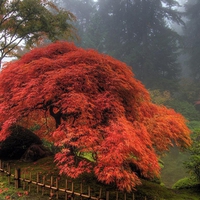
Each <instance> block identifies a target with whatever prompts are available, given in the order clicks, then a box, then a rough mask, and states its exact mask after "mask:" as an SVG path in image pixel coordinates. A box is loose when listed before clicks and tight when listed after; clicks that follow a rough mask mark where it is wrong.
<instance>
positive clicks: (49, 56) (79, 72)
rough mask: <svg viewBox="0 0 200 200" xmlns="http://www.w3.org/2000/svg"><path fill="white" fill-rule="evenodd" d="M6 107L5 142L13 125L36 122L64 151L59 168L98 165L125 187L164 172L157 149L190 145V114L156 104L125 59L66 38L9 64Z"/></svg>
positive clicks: (0, 101)
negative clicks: (188, 120) (79, 45)
mask: <svg viewBox="0 0 200 200" xmlns="http://www.w3.org/2000/svg"><path fill="white" fill-rule="evenodd" d="M0 109H1V115H0V123H1V124H0V125H1V132H0V140H4V139H5V138H6V137H8V136H9V134H10V133H9V131H8V130H9V127H10V126H11V125H12V124H13V123H15V124H19V125H23V126H24V127H26V128H30V127H33V126H35V125H37V126H38V127H39V129H38V130H37V131H36V133H37V135H38V136H40V137H41V138H45V139H48V140H49V141H52V142H54V143H55V144H56V145H58V146H60V147H61V149H62V150H61V151H60V152H59V153H57V154H56V155H55V160H56V161H57V163H58V167H59V168H60V173H64V174H67V175H68V176H71V177H73V178H75V177H77V176H79V175H81V174H82V173H84V172H88V173H89V172H92V171H93V172H94V173H95V175H96V177H97V179H98V180H99V181H102V182H104V183H106V184H109V183H115V184H116V185H117V187H118V188H119V189H120V190H127V191H131V190H132V189H134V188H135V186H136V185H138V184H140V183H141V182H140V178H139V174H140V175H141V176H143V177H146V178H154V177H156V176H159V170H160V168H159V164H158V157H159V154H160V153H162V152H163V151H166V150H168V149H169V147H170V146H172V145H173V144H176V145H178V146H179V147H182V148H187V147H188V146H189V145H190V143H191V141H190V130H189V129H188V128H187V126H186V124H185V123H186V121H185V119H184V117H183V116H182V115H180V114H178V113H176V112H175V111H174V110H172V109H167V108H166V107H164V106H158V105H155V104H153V103H151V99H150V96H149V93H148V91H147V90H146V89H145V88H144V86H143V85H142V84H141V82H139V81H138V80H136V79H135V78H134V75H133V73H132V72H131V70H130V68H129V67H128V66H127V65H126V64H125V63H122V62H120V61H118V60H116V59H114V58H112V57H109V56H107V55H103V54H99V53H98V52H96V51H94V50H84V49H81V48H77V47H76V46H75V45H74V44H72V43H67V42H56V43H53V44H51V45H49V46H46V47H43V48H37V49H34V50H32V51H31V52H30V53H27V54H25V55H24V56H23V57H22V58H21V59H20V60H17V61H14V62H11V63H9V64H7V67H6V68H5V69H3V71H2V72H1V74H0ZM88 157H90V158H88ZM137 172H139V173H137Z"/></svg>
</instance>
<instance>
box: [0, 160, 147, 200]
mask: <svg viewBox="0 0 200 200" xmlns="http://www.w3.org/2000/svg"><path fill="white" fill-rule="evenodd" d="M11 172H13V173H11ZM0 173H1V175H2V174H4V175H6V176H7V179H8V183H9V184H13V183H14V185H15V188H16V189H17V188H23V190H28V191H29V192H31V188H32V187H33V185H35V187H36V192H37V193H41V195H42V196H44V195H45V196H46V195H48V198H47V199H49V200H53V199H60V200H61V199H62V200H85V199H93V200H135V196H134V193H132V194H127V193H122V192H119V191H105V190H103V189H102V188H99V191H93V189H92V188H91V187H90V186H87V185H86V184H84V183H80V185H79V186H78V187H77V185H76V187H75V184H74V182H72V181H70V180H65V186H64V187H63V186H60V184H59V183H60V181H59V178H58V177H53V176H51V177H50V178H49V180H48V181H47V177H46V176H44V175H40V174H39V173H37V175H36V177H32V175H31V173H30V175H29V178H27V177H26V176H27V175H26V174H25V173H23V172H22V171H21V169H19V168H18V169H16V168H15V169H12V170H11V165H10V164H9V163H4V162H3V161H1V160H0ZM34 179H35V180H34ZM77 188H78V189H77ZM144 199H146V197H145V198H144Z"/></svg>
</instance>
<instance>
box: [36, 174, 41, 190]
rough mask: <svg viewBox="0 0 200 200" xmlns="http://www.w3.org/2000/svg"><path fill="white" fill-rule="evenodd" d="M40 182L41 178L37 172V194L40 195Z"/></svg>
mask: <svg viewBox="0 0 200 200" xmlns="http://www.w3.org/2000/svg"><path fill="white" fill-rule="evenodd" d="M39 181H40V177H39V173H38V172H37V176H36V185H37V194H38V193H39V185H38V183H39Z"/></svg>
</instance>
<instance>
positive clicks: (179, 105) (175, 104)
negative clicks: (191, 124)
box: [165, 99, 200, 121]
mask: <svg viewBox="0 0 200 200" xmlns="http://www.w3.org/2000/svg"><path fill="white" fill-rule="evenodd" d="M165 105H166V106H168V107H170V108H173V109H174V110H175V111H176V112H179V113H181V114H182V115H183V116H184V117H185V118H186V119H188V120H189V121H195V120H199V119H200V113H199V111H198V110H197V109H196V108H195V106H194V105H193V104H191V103H188V102H187V101H184V100H179V99H173V100H170V101H167V102H166V103H165Z"/></svg>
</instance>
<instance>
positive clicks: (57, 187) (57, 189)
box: [56, 178, 59, 199]
mask: <svg viewBox="0 0 200 200" xmlns="http://www.w3.org/2000/svg"><path fill="white" fill-rule="evenodd" d="M58 196H59V184H58V178H56V199H58Z"/></svg>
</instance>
